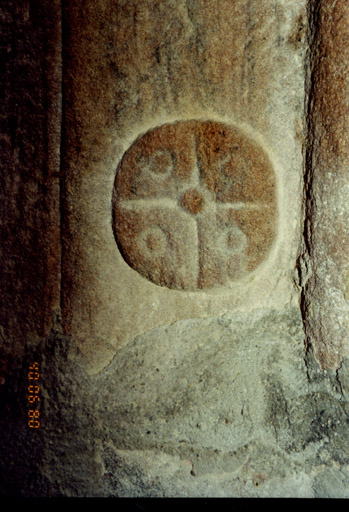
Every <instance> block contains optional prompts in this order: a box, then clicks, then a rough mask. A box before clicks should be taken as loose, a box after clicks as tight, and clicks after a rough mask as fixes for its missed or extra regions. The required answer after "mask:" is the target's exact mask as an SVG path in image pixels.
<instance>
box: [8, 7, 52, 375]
mask: <svg viewBox="0 0 349 512" xmlns="http://www.w3.org/2000/svg"><path fill="white" fill-rule="evenodd" d="M0 33H1V52H2V61H1V62H2V65H1V76H0V80H1V90H2V93H3V99H2V114H1V139H0V143H1V187H0V204H1V215H0V233H1V235H0V236H1V244H0V261H1V266H0V267H1V271H0V272H1V278H0V287H1V289H0V301H1V305H0V339H1V348H2V357H1V360H2V365H3V366H4V367H1V365H0V374H2V373H3V374H6V373H10V372H11V371H12V366H13V365H15V360H16V357H21V355H23V353H24V349H25V345H26V343H28V342H37V341H38V340H40V339H41V338H42V337H43V336H48V335H49V333H50V330H51V327H52V324H53V317H54V316H55V315H56V314H57V313H58V312H59V307H60V304H59V302H60V280H59V274H60V218H59V202H60V199H59V195H60V189H59V181H60V179H59V172H60V129H61V83H62V68H61V15H60V2H59V0H52V1H51V0H50V1H46V0H45V1H43V2H34V3H33V2H29V1H21V2H15V1H8V2H1V7H0ZM5 367H6V368H5ZM4 378H5V377H4Z"/></svg>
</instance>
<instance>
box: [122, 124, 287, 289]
mask: <svg viewBox="0 0 349 512" xmlns="http://www.w3.org/2000/svg"><path fill="white" fill-rule="evenodd" d="M275 183H276V180H275V174H274V170H273V167H272V165H271V162H270V160H269V158H268V156H267V154H266V153H265V151H264V150H263V148H262V147H261V146H260V145H259V144H257V143H256V142H255V141H254V140H253V139H252V138H250V137H248V136H246V135H245V134H244V133H242V132H241V131H240V130H239V129H238V128H236V127H233V126H228V125H226V124H224V123H219V122H213V121H195V120H193V121H178V122H176V123H172V124H165V125H162V126H159V127H158V128H154V129H152V130H150V131H148V132H146V133H145V134H143V135H142V136H141V137H139V138H137V139H136V140H135V142H134V143H133V144H132V145H131V146H130V147H129V149H128V150H127V151H126V152H125V154H124V156H123V158H122V160H121V162H120V164H119V166H118V169H117V173H116V178H115V184H114V192H113V230H114V235H115V239H116V242H117V245H118V247H119V249H120V253H121V255H122V256H123V258H124V259H125V261H126V262H127V264H128V265H129V266H130V267H131V268H132V269H133V270H135V271H137V272H138V273H139V274H141V275H142V276H143V277H145V278H146V279H148V280H149V281H151V282H152V283H155V284H156V285H159V286H166V287H168V288H172V289H177V290H193V291H196V290H205V289H209V288H213V287H220V286H229V285H230V284H231V283H233V282H235V281H237V280H240V279H242V278H244V277H245V276H246V275H248V274H249V273H250V272H252V271H254V270H256V269H257V268H258V267H259V265H260V264H261V263H262V262H263V260H265V259H266V258H267V257H268V254H269V251H270V248H271V246H272V244H273V241H274V238H275V235H276V225H277V207H276V204H277V201H276V186H275ZM188 214H190V215H188Z"/></svg>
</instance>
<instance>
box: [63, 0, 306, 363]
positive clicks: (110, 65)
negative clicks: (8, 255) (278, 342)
mask: <svg viewBox="0 0 349 512" xmlns="http://www.w3.org/2000/svg"><path fill="white" fill-rule="evenodd" d="M305 15H306V10H305V2H304V1H303V0H298V1H296V2H292V5H290V4H289V3H288V2H284V1H283V0H279V1H277V2H274V3H270V2H269V1H265V2H264V1H262V2H261V1H258V2H257V1H248V2H246V1H245V0H239V1H236V2H231V1H230V0H224V1H223V2H222V1H220V2H218V1H216V0H210V1H209V2H207V1H206V0H205V1H203V0H199V1H180V2H177V1H172V0H167V1H165V2H163V1H155V0H154V1H152V2H151V3H149V2H148V1H139V0H137V1H136V0H132V1H129V0H127V1H123V0H117V1H115V0H109V1H107V2H99V1H98V2H95V1H90V2H85V1H84V2H82V1H80V0H79V1H76V2H74V3H70V2H67V3H66V4H64V41H65V44H64V52H63V58H64V61H65V67H64V97H65V98H66V101H65V111H64V121H63V123H64V138H63V145H62V148H63V152H62V172H63V179H62V212H63V219H64V221H63V226H62V229H63V232H62V241H63V256H62V318H63V328H64V333H65V334H66V335H71V336H73V337H74V339H75V340H76V342H77V343H78V344H79V346H80V348H81V350H82V351H83V352H84V353H85V357H86V359H87V360H88V361H89V367H90V370H89V371H91V372H95V371H99V370H101V369H102V368H103V367H104V366H106V365H107V364H108V363H109V362H110V360H111V359H112V357H113V356H114V355H115V353H116V352H117V351H118V350H120V349H121V348H122V347H123V346H125V345H126V344H127V343H129V342H130V341H132V339H133V338H134V337H135V336H137V335H139V334H141V333H144V332H147V331H148V330H151V329H154V328H156V327H158V326H161V325H169V324H171V323H173V322H175V321H178V320H181V319H185V318H198V317H207V316H211V315H217V314H222V313H224V312H229V311H231V310H234V309H236V310H253V309H254V308H256V307H257V308H258V307H260V306H261V304H262V305H263V307H266V308H267V307H271V308H282V307H283V306H285V305H287V304H289V303H296V302H298V300H299V296H298V295H299V289H298V288H297V287H296V286H295V283H294V277H295V267H296V260H297V256H298V246H299V242H300V226H301V224H302V195H301V191H302V186H303V181H302V180H303V157H302V143H303V138H302V135H303V122H304V116H303V113H304V52H305V45H304V35H305V34H304V33H302V26H303V25H304V21H302V20H304V19H305ZM295 33H296V34H297V37H296V36H295ZM195 121H197V122H199V121H200V122H203V124H202V125H201V128H200V129H199V124H197V125H195V124H191V123H194V122H195ZM220 125H224V126H226V127H228V128H229V130H232V132H231V134H232V133H233V132H234V133H235V135H227V137H226V140H225V142H224V137H223V136H222V137H221V136H219V133H218V132H215V128H214V127H218V126H220ZM171 130H175V132H176V133H174V132H173V133H171ZM186 130H187V131H188V133H186ZM234 130H236V131H234ZM177 132H178V133H177ZM180 132H181V133H180ZM189 132H190V133H197V135H198V142H199V143H198V147H197V158H198V160H201V163H202V173H203V175H202V181H203V184H204V185H203V188H205V190H206V189H207V191H208V192H207V194H208V195H209V193H210V192H211V194H212V193H213V194H215V193H216V197H215V198H214V200H213V199H212V203H211V205H210V206H211V207H212V206H213V205H214V204H216V205H218V204H219V203H221V202H226V201H227V202H231V203H238V204H239V203H244V205H246V204H247V203H253V204H254V205H255V206H256V205H257V204H258V203H259V202H260V203H262V202H263V204H268V205H270V207H271V209H270V211H269V210H268V209H263V210H258V209H256V210H252V209H251V210H249V211H247V209H242V208H241V209H234V210H233V209H231V210H230V211H228V210H227V211H226V212H224V213H222V216H221V218H218V219H217V218H216V220H215V222H212V219H211V218H208V217H207V218H206V219H205V215H206V210H205V208H203V209H202V211H201V212H200V213H198V214H191V215H194V217H195V218H197V219H199V218H200V219H202V222H199V220H195V219H191V220H192V221H194V222H189V223H186V219H187V218H188V214H187V212H188V208H200V207H201V206H198V205H199V202H200V201H201V204H203V201H209V200H210V197H208V196H207V197H204V196H201V199H199V198H198V197H196V199H195V198H194V195H193V194H197V193H199V191H198V190H196V189H195V187H194V188H193V187H192V188H191V189H190V191H191V194H192V196H191V197H190V196H185V197H183V198H180V197H178V196H177V195H176V194H174V195H171V194H172V192H171V193H170V192H169V190H167V191H166V192H165V189H163V190H162V191H161V192H160V190H159V194H160V195H161V194H163V199H166V200H167V202H168V197H167V198H166V194H168V195H170V199H172V200H176V199H177V200H179V201H180V203H181V205H182V206H180V205H179V206H178V208H177V209H176V210H175V211H174V212H173V214H172V212H171V211H170V212H169V215H164V214H163V209H162V207H161V208H158V209H154V210H152V211H151V212H149V215H150V216H151V219H149V218H147V217H146V215H145V214H144V215H141V214H137V210H136V209H135V210H132V211H128V210H127V211H126V209H125V208H124V209H122V208H121V205H122V201H121V200H120V202H119V203H118V202H117V193H115V188H114V185H115V177H116V174H117V173H118V175H119V180H118V179H117V183H116V188H117V189H119V188H120V190H118V191H117V192H119V193H120V197H121V198H123V199H127V198H130V197H132V198H133V199H132V201H135V208H137V206H136V205H137V204H138V205H140V204H141V200H142V204H144V201H145V199H146V198H147V197H149V195H152V197H153V194H155V193H157V190H158V189H156V187H155V186H153V185H154V184H153V183H152V182H149V181H147V180H146V178H145V176H144V174H142V177H141V178H140V179H141V180H142V187H139V186H138V187H137V184H136V180H137V179H138V177H140V175H139V174H138V172H140V171H139V167H137V165H138V163H137V162H136V161H137V158H138V156H139V154H138V152H141V153H142V155H143V156H146V155H147V154H149V156H150V152H151V151H152V148H155V147H156V148H157V149H159V150H160V149H161V151H164V150H165V149H167V150H170V152H171V148H173V149H172V151H173V150H174V151H175V153H176V155H177V157H178V167H176V171H175V172H176V173H177V178H178V180H177V181H176V180H166V181H164V182H163V183H166V187H168V189H170V188H171V186H173V187H174V188H175V187H176V186H177V185H179V184H182V183H183V181H181V180H182V179H183V180H184V177H185V176H186V175H187V173H189V172H190V171H192V170H193V167H192V164H193V165H194V167H195V162H194V161H193V162H190V159H191V160H194V157H195V154H194V153H193V151H192V149H191V148H192V146H191V145H190V136H189ZM227 133H228V132H227ZM165 134H166V136H165ZM238 134H239V135H238ZM240 134H242V135H240ZM243 137H245V138H243ZM235 138H236V139H237V140H240V142H239V143H238V145H240V146H241V148H242V149H243V151H244V152H246V154H247V153H248V154H249V159H248V162H246V161H245V162H244V163H243V162H236V163H235V164H234V163H232V165H231V166H230V165H229V166H228V164H227V167H225V170H226V172H227V173H228V174H229V173H230V172H233V169H234V172H235V176H236V178H240V177H241V174H239V173H242V172H243V166H244V165H245V164H247V168H246V173H247V178H246V181H245V185H244V187H245V188H243V189H240V190H239V189H238V188H235V190H233V189H232V188H231V186H230V184H231V180H232V178H231V177H229V176H227V177H226V178H224V169H222V170H221V171H220V172H218V174H217V171H214V169H213V167H214V166H215V165H216V163H217V160H216V153H215V149H216V148H217V145H216V142H218V141H219V144H221V146H222V149H221V151H222V152H225V151H227V150H228V148H230V145H231V144H232V143H233V139H235ZM203 142H204V144H203ZM173 144H174V146H173ZM176 147H177V148H178V149H176ZM178 155H179V156H178ZM236 157H237V155H236ZM240 157H241V155H240ZM153 158H155V163H156V159H157V160H158V162H157V165H158V164H160V166H161V165H164V166H165V167H166V165H167V164H169V166H170V167H171V164H170V163H169V162H168V159H169V158H170V157H169V155H168V154H167V156H166V155H165V154H162V155H161V154H157V155H155V157H153ZM161 159H162V163H161ZM166 159H167V160H166ZM266 160H268V163H266ZM153 163H154V162H153ZM251 163H253V165H252V166H251V167H250V168H248V165H250V164H251ZM144 165H145V164H144ZM211 166H212V167H211ZM267 168H268V170H266V169H267ZM137 169H138V170H137ZM142 169H143V172H144V173H146V170H145V167H142ZM181 173H184V174H183V178H182V174H181ZM253 173H255V174H254V175H253ZM155 174H156V173H155ZM159 175H160V176H159V178H156V179H158V180H159V179H161V172H160V173H159ZM179 176H181V177H179ZM252 176H253V179H252ZM177 178H176V179H177ZM274 180H275V181H274ZM273 181H274V184H275V186H274V188H273V187H272V185H273ZM263 182H264V185H265V189H264V188H263ZM157 183H158V181H157ZM166 187H165V188H166ZM215 189H216V190H215ZM185 192H189V190H188V191H186V190H184V191H183V193H185ZM263 194H265V195H263ZM115 196H116V197H115ZM136 196H137V197H136ZM266 196H268V198H267V199H266ZM113 197H114V207H113V208H112V206H111V203H112V198H113ZM193 198H194V199H193ZM189 201H191V203H192V202H193V201H194V202H195V201H196V202H197V206H195V207H192V206H189ZM115 202H116V205H115ZM164 202H165V201H164ZM183 205H185V206H184V208H183ZM111 211H113V212H114V221H113V216H112V214H111ZM199 216H200V217H199ZM160 219H161V226H158V228H160V231H159V229H157V230H156V232H155V233H153V234H152V236H150V235H151V233H148V235H149V236H150V238H149V239H148V237H147V236H146V235H147V232H146V233H145V234H144V233H143V237H145V238H144V239H143V240H141V241H140V244H141V247H140V248H139V247H138V245H137V240H136V239H137V237H138V235H140V233H139V231H140V230H141V229H142V228H143V224H144V229H146V226H148V225H149V224H154V222H155V221H157V222H159V221H160ZM113 222H114V230H113ZM233 223H234V224H233ZM196 225H198V230H197V232H196ZM200 225H201V226H200ZM225 225H226V226H227V227H229V226H233V225H234V226H236V228H237V229H235V232H234V233H232V237H231V238H232V239H234V238H239V239H240V240H239V244H240V247H241V248H240V249H239V250H238V255H237V256H236V246H234V241H233V240H232V244H231V245H232V247H228V249H227V251H226V255H224V254H223V256H222V254H220V252H222V249H223V248H224V245H225V241H224V233H223V234H222V240H221V241H219V242H218V243H217V244H216V246H214V244H213V241H214V240H215V239H217V237H219V236H220V234H219V233H218V231H219V228H220V226H225ZM118 226H119V229H118ZM115 230H117V233H116V237H117V240H118V243H119V247H118V245H117V244H116V243H115ZM240 231H242V234H241V233H240ZM127 233H128V234H127ZM170 233H171V235H174V233H176V234H178V236H179V240H178V241H172V240H171V249H170V250H169V251H165V248H164V247H165V246H166V243H167V239H168V237H169V236H170ZM133 235H134V236H135V238H133ZM243 235H245V237H246V238H247V240H245V239H244V236H243ZM195 237H197V238H201V245H200V255H201V265H200V264H198V263H197V261H195V260H196V259H197V258H198V251H196V250H195V251H194V254H193V253H192V252H193V251H192V250H191V247H190V243H191V242H193V243H194V244H195ZM141 238H142V237H141ZM142 244H143V245H142ZM149 245H150V246H152V245H153V246H154V247H155V246H156V245H158V246H159V249H158V250H159V252H160V255H159V256H158V257H157V258H155V259H154V261H151V260H150V259H147V257H146V254H149V252H151V250H152V249H151V248H149ZM244 245H246V249H243V246H244ZM120 248H121V251H120V250H119V249H120ZM244 250H245V251H246V253H247V257H246V258H244V257H243V254H244ZM147 251H148V253H147ZM162 252H163V255H162V256H161V253H162ZM223 252H224V251H223ZM125 260H126V261H125ZM229 260H230V262H229ZM246 267H247V270H246ZM97 347H98V348H97Z"/></svg>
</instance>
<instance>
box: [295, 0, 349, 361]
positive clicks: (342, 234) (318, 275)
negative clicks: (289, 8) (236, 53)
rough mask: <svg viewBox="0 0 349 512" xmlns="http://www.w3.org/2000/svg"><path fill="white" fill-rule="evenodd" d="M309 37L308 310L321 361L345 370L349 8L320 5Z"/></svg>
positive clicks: (348, 336)
mask: <svg viewBox="0 0 349 512" xmlns="http://www.w3.org/2000/svg"><path fill="white" fill-rule="evenodd" d="M310 30H311V37H312V53H311V54H310V56H309V66H308V70H309V76H308V81H309V84H308V94H309V112H308V145H307V148H308V151H307V158H306V164H307V169H306V171H307V172H306V185H307V187H306V191H307V209H306V215H307V224H306V232H305V244H306V246H305V261H306V262H308V264H306V265H305V266H307V267H308V270H307V272H305V274H307V279H308V282H307V283H306V285H305V286H306V288H305V293H304V301H303V307H304V315H305V323H306V332H307V336H308V343H309V344H310V345H311V346H312V350H313V351H314V354H315V356H316V358H317V359H318V361H319V362H320V364H321V365H322V366H323V367H324V368H332V369H338V368H340V366H341V364H342V360H343V357H348V353H349V300H348V299H349V294H348V283H349V281H348V276H349V256H348V255H349V251H348V245H349V228H348V216H349V201H348V186H349V185H348V165H349V149H348V148H349V132H348V116H349V106H348V69H349V68H348V66H349V5H348V3H347V2H345V1H343V0H338V2H330V1H327V2H318V3H317V2H315V3H314V5H313V6H312V10H311V12H310ZM309 262H310V266H309Z"/></svg>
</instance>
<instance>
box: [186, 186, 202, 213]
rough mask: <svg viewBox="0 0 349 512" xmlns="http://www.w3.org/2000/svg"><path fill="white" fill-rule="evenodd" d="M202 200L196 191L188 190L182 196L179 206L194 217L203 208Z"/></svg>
mask: <svg viewBox="0 0 349 512" xmlns="http://www.w3.org/2000/svg"><path fill="white" fill-rule="evenodd" d="M204 203H205V201H204V198H203V197H202V194H200V192H198V191H197V190H195V189H193V190H188V191H187V192H185V193H184V194H183V196H182V200H181V205H182V207H183V208H184V209H185V210H187V211H188V212H189V213H191V214H193V215H196V214H197V213H199V212H201V210H202V209H203V207H204Z"/></svg>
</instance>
